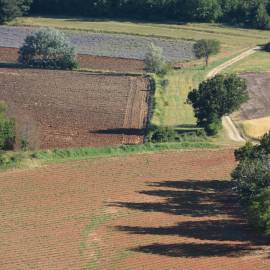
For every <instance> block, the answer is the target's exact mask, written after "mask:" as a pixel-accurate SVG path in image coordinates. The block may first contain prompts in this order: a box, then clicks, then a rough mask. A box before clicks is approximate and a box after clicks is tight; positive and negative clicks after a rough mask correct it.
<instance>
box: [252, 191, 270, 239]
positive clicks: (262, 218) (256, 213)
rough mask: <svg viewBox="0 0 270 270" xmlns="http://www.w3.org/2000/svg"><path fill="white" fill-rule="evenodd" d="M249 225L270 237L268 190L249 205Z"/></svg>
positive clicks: (269, 192)
mask: <svg viewBox="0 0 270 270" xmlns="http://www.w3.org/2000/svg"><path fill="white" fill-rule="evenodd" d="M248 218H249V223H250V224H251V225H252V226H253V227H254V228H255V229H256V230H258V231H260V232H263V233H265V234H266V235H267V236H270V188H267V189H264V190H262V191H261V193H260V194H258V195H257V196H256V197H255V198H254V199H253V200H252V202H251V203H250V206H249V208H248Z"/></svg>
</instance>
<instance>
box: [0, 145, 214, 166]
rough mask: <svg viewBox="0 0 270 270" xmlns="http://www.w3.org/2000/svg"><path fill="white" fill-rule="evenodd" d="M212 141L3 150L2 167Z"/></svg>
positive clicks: (124, 153)
mask: <svg viewBox="0 0 270 270" xmlns="http://www.w3.org/2000/svg"><path fill="white" fill-rule="evenodd" d="M218 148H219V146H218V145H217V144H214V143H210V142H181V143H156V144H152V143H147V144H142V145H122V146H119V147H105V148H87V147H84V148H68V149H54V150H44V151H27V152H2V153H1V154H0V169H1V170H6V169H11V168H31V167H37V166H40V165H42V164H46V163H55V162H65V161H75V160H85V159H94V158H99V157H118V156H125V155H131V154H140V153H151V152H161V151H168V150H189V149H218Z"/></svg>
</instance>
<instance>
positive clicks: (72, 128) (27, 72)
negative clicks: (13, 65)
mask: <svg viewBox="0 0 270 270" xmlns="http://www.w3.org/2000/svg"><path fill="white" fill-rule="evenodd" d="M0 86H1V87H0V99H1V100H4V101H5V102H6V103H7V104H8V105H9V114H10V115H11V116H12V117H15V118H16V121H17V135H18V137H19V138H22V137H26V138H27V139H28V140H29V141H30V143H31V145H32V147H35V148H42V149H47V148H56V147H57V148H58V147H61V148H62V147H79V146H95V147H99V146H107V145H119V144H138V143H142V142H143V139H144V128H145V126H146V123H147V118H148V103H149V100H148V99H149V96H150V95H149V81H148V79H146V78H144V77H132V76H117V75H98V74H90V73H83V72H69V71H67V72H66V71H57V72H55V71H48V70H47V71H46V70H31V69H7V68H2V69H0Z"/></svg>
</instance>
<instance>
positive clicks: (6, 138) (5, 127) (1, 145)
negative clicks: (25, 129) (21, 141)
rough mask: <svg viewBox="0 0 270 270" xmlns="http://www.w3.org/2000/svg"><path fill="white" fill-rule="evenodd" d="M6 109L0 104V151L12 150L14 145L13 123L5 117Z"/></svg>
mask: <svg viewBox="0 0 270 270" xmlns="http://www.w3.org/2000/svg"><path fill="white" fill-rule="evenodd" d="M6 110H7V107H6V105H5V104H4V103H3V102H0V150H13V148H14V145H15V138H16V135H15V134H16V132H15V121H14V120H13V119H9V118H8V117H7V116H6Z"/></svg>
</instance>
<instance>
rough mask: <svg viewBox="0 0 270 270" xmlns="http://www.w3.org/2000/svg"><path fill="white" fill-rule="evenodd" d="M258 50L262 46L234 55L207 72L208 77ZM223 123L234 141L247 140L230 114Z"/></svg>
mask: <svg viewBox="0 0 270 270" xmlns="http://www.w3.org/2000/svg"><path fill="white" fill-rule="evenodd" d="M258 50H260V47H255V48H252V49H249V50H247V51H244V52H243V53H241V54H240V55H238V56H236V57H234V58H233V59H231V60H229V61H227V62H225V63H223V64H222V65H220V66H218V67H216V68H214V69H212V70H211V71H210V72H209V73H208V74H207V78H208V79H210V78H212V77H214V76H216V75H217V74H219V73H221V72H222V71H223V70H225V69H226V68H228V67H230V66H231V65H233V64H235V63H237V62H239V61H241V60H243V59H244V58H246V57H248V56H250V55H252V54H254V53H255V52H256V51H258ZM222 124H223V127H224V129H225V130H226V133H227V134H228V136H229V138H230V139H231V140H232V141H235V142H239V143H243V142H245V139H244V138H243V137H242V136H241V134H240V132H239V130H238V129H237V127H236V126H235V124H234V123H233V121H232V119H231V118H230V117H229V116H225V117H224V118H223V119H222Z"/></svg>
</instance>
